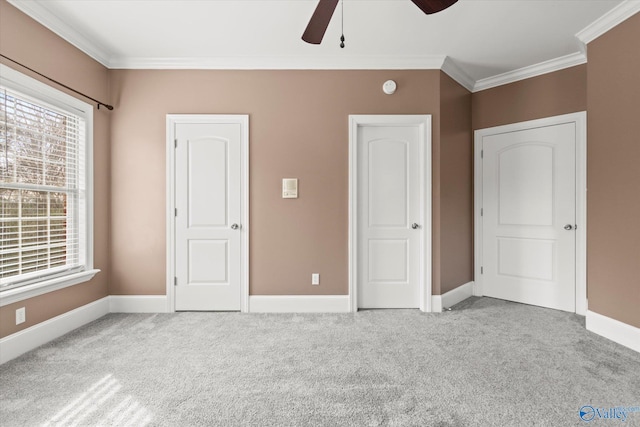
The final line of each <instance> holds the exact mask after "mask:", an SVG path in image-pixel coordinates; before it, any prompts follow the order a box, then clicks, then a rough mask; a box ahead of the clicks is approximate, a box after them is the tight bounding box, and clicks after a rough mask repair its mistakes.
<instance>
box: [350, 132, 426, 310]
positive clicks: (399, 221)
mask: <svg viewBox="0 0 640 427" xmlns="http://www.w3.org/2000/svg"><path fill="white" fill-rule="evenodd" d="M422 132H424V131H423V130H422ZM421 141H422V137H421V127H420V126H418V125H395V126H363V127H361V128H359V130H358V135H357V144H358V147H357V151H358V212H359V213H358V248H359V249H358V258H359V259H358V282H359V286H358V307H359V308H418V307H420V284H421V277H420V256H421V235H422V231H423V226H424V224H422V220H421V218H422V206H421V204H422V203H423V200H422V198H421V195H420V188H421V185H420V180H421V173H420V171H421V164H420V162H421V161H420V159H421V157H422V156H421V149H420V148H421V147H420V144H421Z"/></svg>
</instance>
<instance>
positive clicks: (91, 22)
mask: <svg viewBox="0 0 640 427" xmlns="http://www.w3.org/2000/svg"><path fill="white" fill-rule="evenodd" d="M9 2H10V3H11V4H13V5H15V6H16V7H18V8H19V9H21V10H22V11H24V12H26V13H27V14H29V15H31V16H32V17H33V18H34V19H36V20H38V21H39V22H41V23H43V24H44V25H45V26H47V27H49V28H50V29H52V30H53V31H55V32H56V33H58V34H60V35H61V36H62V37H64V38H65V39H67V40H68V41H70V42H72V43H73V44H75V45H76V46H78V47H79V48H80V49H82V50H83V51H85V52H86V53H88V54H89V55H91V56H92V57H94V58H95V59H97V60H99V61H100V62H102V63H103V64H104V65H106V66H107V67H110V68H227V69H229V68H258V69H260V68H284V69H286V68H356V69H357V68H396V69H398V68H441V67H442V66H443V61H444V58H445V57H446V58H448V59H447V60H446V61H447V63H448V64H449V68H450V69H451V70H453V72H452V73H450V74H455V75H456V76H454V78H455V77H458V78H457V80H458V81H460V82H461V83H463V84H465V86H467V87H469V88H471V89H473V88H474V84H475V85H476V88H477V84H478V83H481V82H483V81H489V80H491V78H492V77H494V76H497V75H504V73H507V74H508V73H511V72H514V70H521V69H523V68H525V67H532V66H535V65H536V64H540V63H545V61H551V62H554V61H555V62H554V64H556V65H555V66H557V63H559V64H560V66H559V68H562V66H570V65H575V64H577V63H581V62H585V60H586V59H585V56H584V54H583V53H582V52H581V43H580V41H579V40H578V39H577V38H576V37H575V35H576V34H577V33H578V32H580V31H581V30H583V29H585V28H586V27H587V26H589V25H590V24H592V23H593V22H594V21H596V20H598V18H601V17H603V15H605V14H607V12H609V11H610V10H612V9H613V8H615V7H616V6H618V5H620V3H634V4H633V5H632V9H634V10H635V9H640V8H639V7H637V6H640V0H626V1H623V0H459V1H458V3H456V4H454V5H453V6H452V7H450V8H449V9H446V10H444V11H443V12H440V13H437V14H434V15H425V14H424V13H422V12H421V11H420V9H418V8H417V7H416V6H415V5H414V4H413V3H411V1H410V0H343V7H344V35H345V37H346V47H345V48H344V49H341V48H340V47H339V38H340V34H341V29H340V23H341V22H340V21H341V19H340V18H341V6H340V5H339V6H338V9H337V10H336V12H335V14H334V16H333V18H332V21H331V23H330V25H329V28H328V30H327V33H326V34H325V38H324V40H323V42H322V44H321V45H310V44H307V43H305V42H303V41H302V40H301V38H300V37H301V35H302V32H303V31H304V29H305V27H306V25H307V22H308V21H309V18H310V16H311V14H312V13H313V11H314V9H315V6H316V3H317V1H316V0H9ZM621 6H627V9H629V5H621ZM617 9H620V7H618V8H617ZM614 12H615V10H614ZM611 14H612V13H610V14H609V15H611Z"/></svg>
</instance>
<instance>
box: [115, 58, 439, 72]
mask: <svg viewBox="0 0 640 427" xmlns="http://www.w3.org/2000/svg"><path fill="white" fill-rule="evenodd" d="M445 59H446V57H445V56H444V55H434V56H384V55H367V56H364V55H361V56H341V55H335V56H300V55H296V56H294V55H287V56H282V55H280V56H217V57H202V58H200V57H195V58H188V57H180V58H144V57H141V58H113V59H112V60H111V61H110V64H109V68H113V69H161V70H187V69H198V70H439V69H441V68H442V64H443V63H444V62H445Z"/></svg>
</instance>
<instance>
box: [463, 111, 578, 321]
mask: <svg viewBox="0 0 640 427" xmlns="http://www.w3.org/2000/svg"><path fill="white" fill-rule="evenodd" d="M565 123H574V124H575V127H576V225H577V228H576V313H577V314H580V315H582V316H585V315H586V314H587V113H586V111H582V112H579V113H571V114H563V115H561V116H554V117H547V118H543V119H537V120H529V121H526V122H519V123H513V124H509V125H504V126H496V127H492V128H486V129H479V130H476V131H475V132H474V171H475V172H474V214H473V216H474V266H475V267H474V285H473V294H474V295H476V296H482V295H483V283H482V272H481V271H480V268H481V267H482V259H483V256H482V216H481V214H480V209H481V208H482V200H483V199H482V157H481V156H482V154H481V149H482V138H483V137H484V136H487V135H496V134H500V133H507V132H515V131H520V130H527V129H532V128H537V127H546V126H553V125H560V124H565Z"/></svg>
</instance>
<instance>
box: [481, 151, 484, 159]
mask: <svg viewBox="0 0 640 427" xmlns="http://www.w3.org/2000/svg"><path fill="white" fill-rule="evenodd" d="M480 158H481V159H484V150H480Z"/></svg>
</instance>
